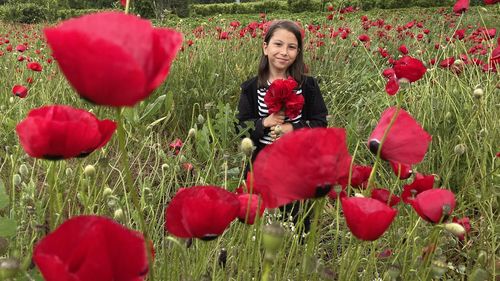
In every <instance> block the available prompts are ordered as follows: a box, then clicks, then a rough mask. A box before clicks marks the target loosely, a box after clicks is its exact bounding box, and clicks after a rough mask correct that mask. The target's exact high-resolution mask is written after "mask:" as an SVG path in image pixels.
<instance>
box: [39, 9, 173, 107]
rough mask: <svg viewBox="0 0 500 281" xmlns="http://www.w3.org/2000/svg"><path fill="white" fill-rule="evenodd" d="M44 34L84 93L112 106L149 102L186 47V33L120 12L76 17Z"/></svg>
mask: <svg viewBox="0 0 500 281" xmlns="http://www.w3.org/2000/svg"><path fill="white" fill-rule="evenodd" d="M44 32H45V36H46V38H47V42H48V44H49V45H50V48H51V49H52V51H53V53H54V57H55V58H56V59H57V61H58V63H59V66H60V68H61V70H62V72H63V73H64V75H65V76H66V78H67V79H68V81H69V82H70V83H71V85H72V86H73V87H74V88H75V89H76V91H77V92H78V94H79V95H80V96H81V97H82V98H84V99H87V100H89V101H91V102H93V103H96V104H100V105H108V106H133V105H135V104H136V103H137V102H139V101H141V100H143V99H145V98H147V97H148V96H149V95H150V94H151V92H152V91H153V90H155V89H156V88H157V87H158V86H159V85H160V84H161V83H162V82H163V80H165V78H166V77H167V75H168V72H169V70H170V65H171V64H172V61H173V59H174V58H175V56H176V54H177V52H178V50H179V49H180V47H181V44H182V35H181V34H180V33H178V32H176V31H174V30H170V29H166V28H154V27H153V26H152V24H151V22H150V21H148V20H143V19H140V18H138V17H136V16H132V15H126V14H123V13H119V12H103V13H96V14H90V15H86V16H82V17H79V18H74V19H70V20H67V21H64V22H62V23H61V24H59V25H58V26H56V27H52V28H46V29H45V30H44Z"/></svg>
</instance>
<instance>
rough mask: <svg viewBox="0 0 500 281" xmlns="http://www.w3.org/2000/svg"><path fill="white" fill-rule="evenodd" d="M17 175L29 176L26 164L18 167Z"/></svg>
mask: <svg viewBox="0 0 500 281" xmlns="http://www.w3.org/2000/svg"><path fill="white" fill-rule="evenodd" d="M19 174H21V176H23V177H25V176H27V175H28V174H29V170H28V166H26V164H21V166H20V167H19Z"/></svg>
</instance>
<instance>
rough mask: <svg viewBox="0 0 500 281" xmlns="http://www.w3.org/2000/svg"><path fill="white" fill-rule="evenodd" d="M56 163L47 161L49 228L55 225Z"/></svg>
mask: <svg viewBox="0 0 500 281" xmlns="http://www.w3.org/2000/svg"><path fill="white" fill-rule="evenodd" d="M55 172H56V164H55V162H54V161H51V162H50V163H49V168H48V169H47V183H48V185H49V216H50V221H49V228H50V230H51V231H52V230H54V229H55V228H56V226H57V216H56V211H57V203H56V201H57V189H56V177H55V175H56V174H55Z"/></svg>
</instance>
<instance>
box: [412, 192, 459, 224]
mask: <svg viewBox="0 0 500 281" xmlns="http://www.w3.org/2000/svg"><path fill="white" fill-rule="evenodd" d="M410 205H411V206H412V207H413V209H414V210H415V212H417V214H418V215H419V216H420V217H421V218H422V219H424V220H426V221H428V222H432V223H439V222H442V221H446V220H447V219H448V217H449V216H450V215H451V213H452V212H453V209H455V195H454V194H453V192H451V191H449V190H447V189H429V190H426V191H424V192H422V193H420V194H418V195H417V197H415V199H414V200H411V201H410Z"/></svg>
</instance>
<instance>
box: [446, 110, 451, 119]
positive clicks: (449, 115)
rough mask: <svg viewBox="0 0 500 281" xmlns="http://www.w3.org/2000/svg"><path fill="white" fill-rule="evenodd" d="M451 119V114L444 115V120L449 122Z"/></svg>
mask: <svg viewBox="0 0 500 281" xmlns="http://www.w3.org/2000/svg"><path fill="white" fill-rule="evenodd" d="M450 118H451V112H449V111H447V112H446V114H445V115H444V119H446V120H449V119H450Z"/></svg>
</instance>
